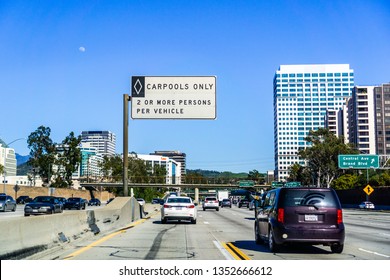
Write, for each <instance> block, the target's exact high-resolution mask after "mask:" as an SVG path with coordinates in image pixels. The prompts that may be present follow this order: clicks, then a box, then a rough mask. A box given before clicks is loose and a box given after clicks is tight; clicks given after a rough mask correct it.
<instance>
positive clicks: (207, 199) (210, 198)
mask: <svg viewBox="0 0 390 280" xmlns="http://www.w3.org/2000/svg"><path fill="white" fill-rule="evenodd" d="M210 200H217V199H216V198H215V197H206V201H210Z"/></svg>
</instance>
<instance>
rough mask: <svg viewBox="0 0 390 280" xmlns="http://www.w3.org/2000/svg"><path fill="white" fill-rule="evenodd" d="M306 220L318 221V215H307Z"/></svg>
mask: <svg viewBox="0 0 390 280" xmlns="http://www.w3.org/2000/svg"><path fill="white" fill-rule="evenodd" d="M305 221H308V222H317V221H318V216H317V215H305Z"/></svg>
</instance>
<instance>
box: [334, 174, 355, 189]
mask: <svg viewBox="0 0 390 280" xmlns="http://www.w3.org/2000/svg"><path fill="white" fill-rule="evenodd" d="M357 182H358V176H356V175H355V174H344V175H341V176H340V177H338V178H337V179H335V180H334V181H333V183H332V187H333V188H334V189H335V190H347V189H353V188H355V186H356V184H357Z"/></svg>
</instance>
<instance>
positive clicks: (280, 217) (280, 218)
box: [278, 208, 284, 223]
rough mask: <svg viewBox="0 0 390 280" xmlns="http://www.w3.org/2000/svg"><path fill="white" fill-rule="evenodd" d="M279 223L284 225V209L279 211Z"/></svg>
mask: <svg viewBox="0 0 390 280" xmlns="http://www.w3.org/2000/svg"><path fill="white" fill-rule="evenodd" d="M278 222H279V223H284V209H283V208H279V209H278Z"/></svg>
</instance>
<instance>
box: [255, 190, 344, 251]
mask: <svg viewBox="0 0 390 280" xmlns="http://www.w3.org/2000/svg"><path fill="white" fill-rule="evenodd" d="M256 213H257V214H256V219H255V240H256V243H257V244H261V243H262V242H264V241H265V242H267V243H268V246H269V248H270V250H271V252H276V251H278V249H279V248H280V246H281V245H284V244H289V243H305V244H312V245H321V244H322V245H324V246H330V248H331V250H332V252H333V253H341V252H342V251H343V248H344V239H345V228H344V223H343V213H342V209H341V205H340V201H339V199H338V197H337V194H336V192H335V191H334V190H333V189H328V188H278V189H273V190H270V191H268V192H267V194H266V196H265V198H264V201H263V204H262V205H261V207H260V208H258V209H257V211H256Z"/></svg>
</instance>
